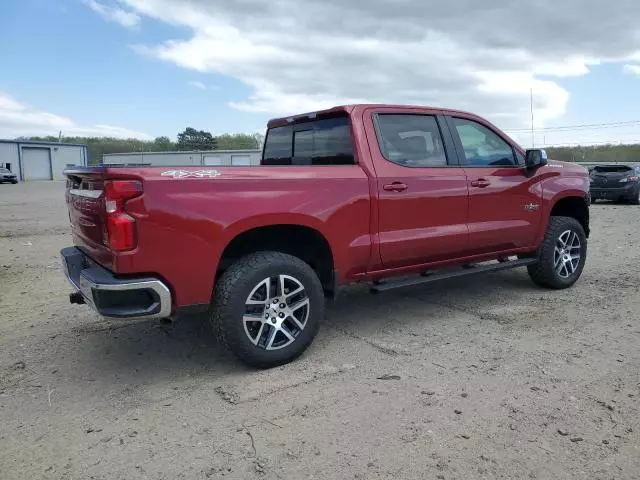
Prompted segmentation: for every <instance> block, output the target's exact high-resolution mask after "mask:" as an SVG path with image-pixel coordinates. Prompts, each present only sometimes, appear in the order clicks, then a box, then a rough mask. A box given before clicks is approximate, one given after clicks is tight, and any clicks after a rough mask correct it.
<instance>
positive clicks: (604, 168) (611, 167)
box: [592, 165, 633, 173]
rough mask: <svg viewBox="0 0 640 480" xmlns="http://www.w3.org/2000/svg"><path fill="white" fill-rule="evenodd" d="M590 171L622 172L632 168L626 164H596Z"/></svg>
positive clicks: (629, 170)
mask: <svg viewBox="0 0 640 480" xmlns="http://www.w3.org/2000/svg"><path fill="white" fill-rule="evenodd" d="M592 171H594V172H598V173H624V172H631V171H633V168H632V167H629V166H627V165H598V166H595V167H593V170H592Z"/></svg>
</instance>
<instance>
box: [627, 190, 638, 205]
mask: <svg viewBox="0 0 640 480" xmlns="http://www.w3.org/2000/svg"><path fill="white" fill-rule="evenodd" d="M629 203H630V204H631V205H640V191H638V193H636V195H635V196H634V197H631V198H630V199H629Z"/></svg>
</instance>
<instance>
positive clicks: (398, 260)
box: [365, 108, 468, 268]
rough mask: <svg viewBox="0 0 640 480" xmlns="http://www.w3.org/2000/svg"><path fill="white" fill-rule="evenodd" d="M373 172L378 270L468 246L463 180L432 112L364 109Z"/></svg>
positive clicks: (448, 137) (451, 254)
mask: <svg viewBox="0 0 640 480" xmlns="http://www.w3.org/2000/svg"><path fill="white" fill-rule="evenodd" d="M365 128H366V133H367V139H368V142H369V149H370V152H371V157H372V160H373V165H374V168H375V172H376V176H377V178H376V185H377V195H378V232H379V248H380V256H381V259H382V264H383V267H384V268H397V267H403V266H409V265H418V264H422V263H428V262H433V261H438V260H443V259H450V258H452V257H453V258H455V257H458V256H462V255H463V253H464V252H465V250H466V249H467V245H468V229H467V216H468V201H467V182H466V177H465V174H464V170H463V168H462V167H461V166H460V165H459V164H458V160H457V156H456V154H455V149H454V146H453V141H452V139H451V135H450V133H449V131H448V130H447V128H446V124H445V120H444V118H443V117H442V116H441V115H439V112H438V111H431V110H429V111H425V110H417V109H406V110H398V109H391V108H387V109H385V108H378V109H369V110H367V111H366V112H365Z"/></svg>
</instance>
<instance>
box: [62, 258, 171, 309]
mask: <svg viewBox="0 0 640 480" xmlns="http://www.w3.org/2000/svg"><path fill="white" fill-rule="evenodd" d="M61 258H62V268H63V269H64V275H65V276H66V277H67V280H69V283H70V284H71V285H72V286H73V288H74V289H75V290H76V291H77V292H80V293H81V294H82V296H83V297H84V299H85V302H86V303H87V304H88V305H89V306H90V307H91V308H93V310H95V311H96V312H97V308H96V306H95V303H94V300H93V290H103V291H104V290H109V291H117V292H122V291H126V290H138V289H149V290H153V291H154V292H155V293H156V294H157V295H158V298H159V299H160V310H159V311H158V312H157V313H152V314H149V315H141V316H139V317H124V318H122V317H107V316H104V315H102V317H103V318H107V319H109V320H140V319H153V318H167V317H169V316H171V291H170V290H169V288H168V287H167V286H166V285H165V284H164V283H162V282H161V281H160V280H144V281H139V282H136V281H132V282H128V283H118V284H100V283H94V282H91V281H90V280H89V279H87V278H86V277H85V276H83V275H80V279H79V283H80V285H78V284H77V283H76V282H75V281H74V280H73V279H72V278H71V275H70V274H69V266H68V265H67V262H66V259H65V258H64V256H62V255H61ZM98 314H99V313H98Z"/></svg>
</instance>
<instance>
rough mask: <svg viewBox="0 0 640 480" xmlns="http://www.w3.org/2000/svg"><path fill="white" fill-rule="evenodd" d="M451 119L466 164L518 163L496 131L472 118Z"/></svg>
mask: <svg viewBox="0 0 640 480" xmlns="http://www.w3.org/2000/svg"><path fill="white" fill-rule="evenodd" d="M451 120H452V121H453V125H454V127H455V129H456V132H457V133H458V136H459V137H460V142H461V143H462V148H463V150H464V156H465V158H466V165H467V166H471V167H502V166H504V167H511V166H515V165H518V163H519V161H518V160H517V159H516V156H515V154H514V151H513V148H511V145H509V144H508V143H507V142H506V141H504V140H503V139H502V138H501V137H499V136H498V135H497V134H496V133H494V132H493V131H491V130H489V129H488V128H487V127H485V126H484V125H481V124H479V123H477V122H474V121H472V120H467V119H464V118H455V117H454V118H452V119H451ZM523 160H524V159H523ZM522 163H524V161H523V162H522Z"/></svg>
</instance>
